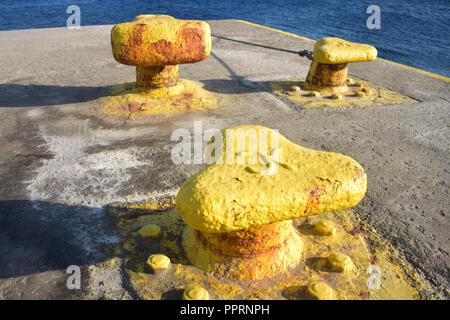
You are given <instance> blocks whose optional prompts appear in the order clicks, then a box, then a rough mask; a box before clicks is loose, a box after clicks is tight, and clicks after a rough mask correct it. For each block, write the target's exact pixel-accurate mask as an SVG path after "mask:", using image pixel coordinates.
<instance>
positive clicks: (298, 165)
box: [176, 126, 367, 233]
mask: <svg viewBox="0 0 450 320" xmlns="http://www.w3.org/2000/svg"><path fill="white" fill-rule="evenodd" d="M222 137H223V139H222V140H223V142H222V141H217V142H214V143H217V144H221V143H222V150H223V154H221V155H219V156H218V159H217V160H216V163H214V164H212V165H210V166H207V167H206V168H205V169H204V170H203V171H201V172H200V173H198V174H197V175H194V176H191V177H190V178H189V179H187V180H186V181H185V182H184V183H183V185H182V186H181V188H180V190H179V192H178V195H177V198H176V209H177V211H178V213H179V214H180V215H181V218H182V219H183V220H184V221H185V222H186V223H187V224H188V225H190V226H191V227H193V228H194V229H196V230H199V231H203V232H213V233H217V232H232V231H239V230H246V229H249V228H251V227H259V226H264V225H267V224H271V223H275V222H280V221H284V220H292V219H296V218H300V217H304V216H309V215H313V214H321V213H325V212H331V211H339V210H343V209H345V208H349V207H353V206H355V205H356V204H357V203H358V202H359V201H360V200H361V199H362V198H363V197H364V194H365V192H366V188H367V178H366V174H365V172H364V169H363V168H362V167H361V166H360V165H359V164H358V163H357V162H356V161H355V160H353V159H352V158H350V157H348V156H344V155H342V154H338V153H332V152H324V151H316V150H312V149H307V148H303V147H301V146H299V145H296V144H295V143H293V142H291V141H289V140H288V139H286V138H285V137H283V136H282V135H280V134H279V133H277V132H276V131H273V130H271V129H269V128H265V127H262V126H239V127H234V128H230V129H226V130H223V131H222ZM252 137H253V138H252ZM228 139H230V144H229V151H227V142H228ZM272 139H273V141H274V143H272V142H271V141H272ZM277 139H278V143H277V144H276V145H275V141H276V140H277ZM216 140H220V139H217V137H216ZM238 141H247V143H246V147H243V148H244V150H238V149H237V145H238V143H237V142H238ZM233 145H234V147H233ZM258 145H259V147H258ZM264 145H265V146H266V147H262V146H264ZM258 148H259V149H258ZM264 149H265V150H264ZM229 155H231V157H230V159H227V156H229ZM251 155H254V156H251ZM255 157H256V160H257V161H258V162H256V163H253V164H251V163H252V161H253V160H254V159H255ZM252 158H253V160H252ZM231 159H233V163H232V164H231V163H230V161H229V160H231ZM238 161H240V163H238ZM220 162H222V163H220Z"/></svg>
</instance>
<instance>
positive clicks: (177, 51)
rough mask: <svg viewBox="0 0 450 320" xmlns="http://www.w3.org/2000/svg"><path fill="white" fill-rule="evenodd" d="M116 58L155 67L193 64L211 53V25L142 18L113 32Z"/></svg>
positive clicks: (125, 61) (189, 21) (112, 38)
mask: <svg viewBox="0 0 450 320" xmlns="http://www.w3.org/2000/svg"><path fill="white" fill-rule="evenodd" d="M111 45H112V51H113V55H114V58H115V59H116V60H117V61H118V62H120V63H122V64H126V65H131V66H140V67H152V66H165V65H177V64H182V63H193V62H197V61H201V60H204V59H206V58H207V57H208V56H209V53H210V51H211V29H210V27H209V25H208V23H206V22H204V21H196V20H179V19H175V18H173V17H171V16H167V15H155V14H151V15H140V16H137V17H136V18H135V19H134V20H133V21H132V22H125V23H121V24H118V25H116V26H114V28H113V29H112V30H111Z"/></svg>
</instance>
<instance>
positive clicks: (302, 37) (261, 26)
mask: <svg viewBox="0 0 450 320" xmlns="http://www.w3.org/2000/svg"><path fill="white" fill-rule="evenodd" d="M222 21H235V22H240V23H245V24H249V25H252V26H254V27H258V28H263V29H267V30H271V31H275V32H278V33H282V34H284V35H287V36H290V37H294V38H299V39H303V40H306V41H311V42H316V40H313V39H310V38H307V37H304V36H300V35H297V34H295V33H291V32H287V31H283V30H279V29H275V28H271V27H267V26H264V25H261V24H257V23H253V22H249V21H246V20H238V19H226V20H222ZM377 59H378V60H380V61H383V62H388V63H391V64H393V65H396V66H398V67H401V68H404V69H408V70H413V71H416V72H418V73H421V74H424V75H426V76H429V77H432V78H436V79H439V80H442V81H446V82H450V78H447V77H446V76H443V75H440V74H437V73H433V72H429V71H425V70H422V69H418V68H415V67H410V66H407V65H404V64H401V63H398V62H394V61H391V60H387V59H383V58H377Z"/></svg>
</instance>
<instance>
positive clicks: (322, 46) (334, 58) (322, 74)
mask: <svg viewBox="0 0 450 320" xmlns="http://www.w3.org/2000/svg"><path fill="white" fill-rule="evenodd" d="M313 57H314V60H313V62H312V63H311V66H310V67H309V72H308V76H307V77H306V83H305V88H306V89H308V90H314V91H320V92H330V93H333V92H345V91H347V90H348V88H347V83H346V80H347V72H348V63H349V62H364V61H372V60H375V59H376V57H377V49H376V48H375V47H373V46H371V45H368V44H361V43H353V42H349V41H345V40H342V39H339V38H323V39H320V40H318V41H317V42H316V44H315V45H314V54H313Z"/></svg>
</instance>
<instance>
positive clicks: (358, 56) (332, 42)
mask: <svg viewBox="0 0 450 320" xmlns="http://www.w3.org/2000/svg"><path fill="white" fill-rule="evenodd" d="M313 56H314V61H316V62H318V63H324V64H338V63H348V62H364V61H372V60H375V59H376V58H377V49H376V48H375V47H374V46H371V45H369V44H363V43H355V42H349V41H345V40H343V39H339V38H323V39H320V40H318V41H317V42H316V44H315V45H314V54H313Z"/></svg>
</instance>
